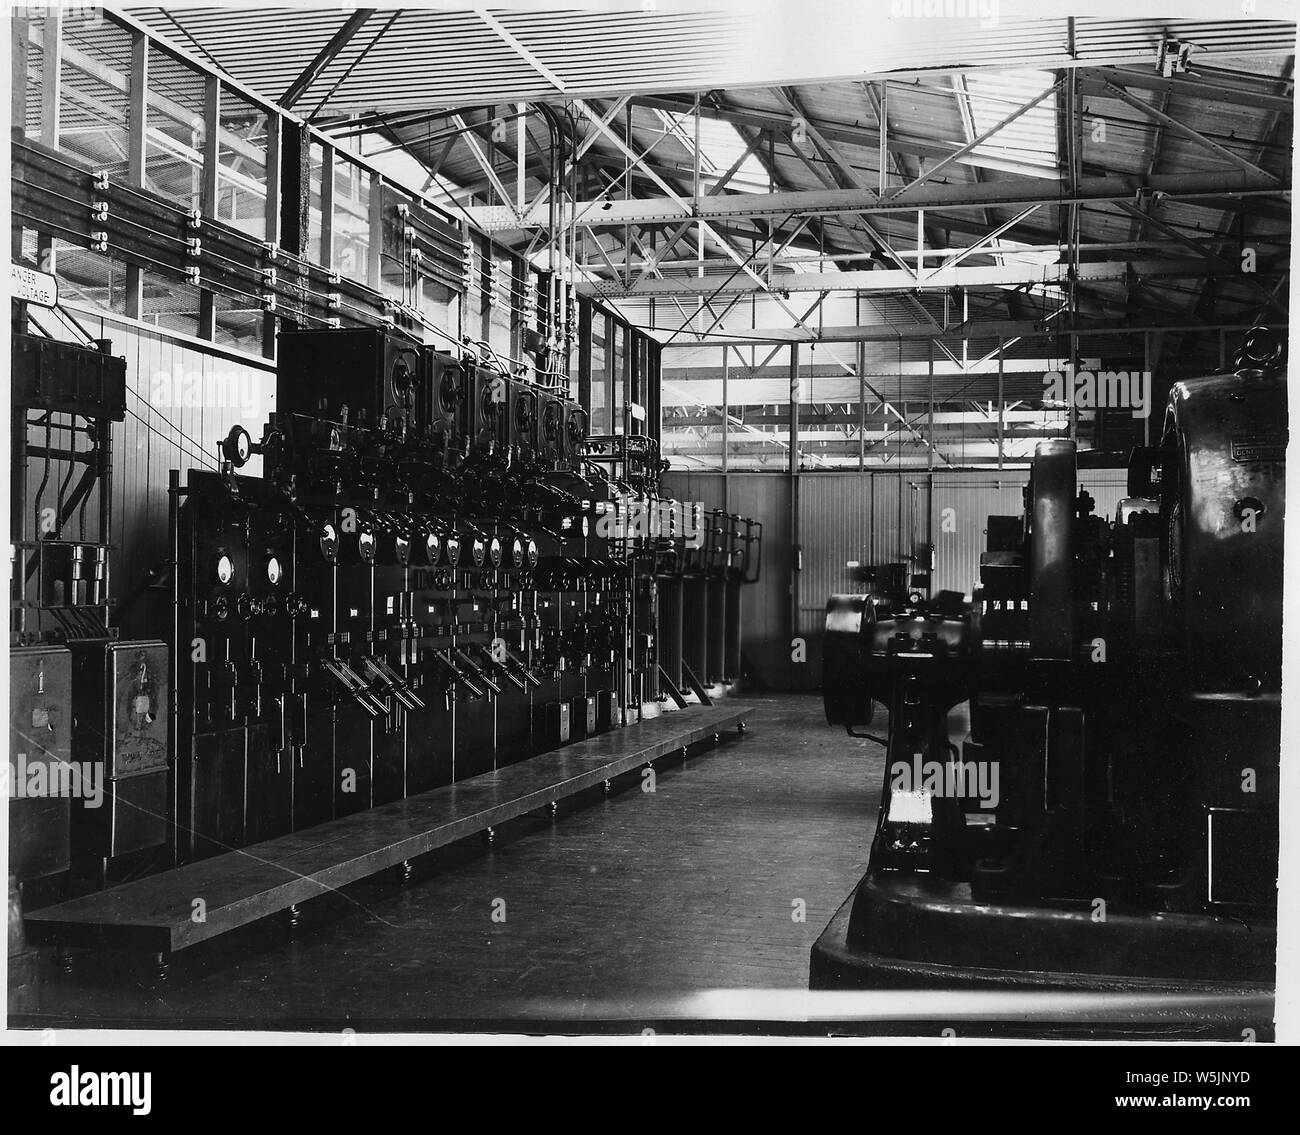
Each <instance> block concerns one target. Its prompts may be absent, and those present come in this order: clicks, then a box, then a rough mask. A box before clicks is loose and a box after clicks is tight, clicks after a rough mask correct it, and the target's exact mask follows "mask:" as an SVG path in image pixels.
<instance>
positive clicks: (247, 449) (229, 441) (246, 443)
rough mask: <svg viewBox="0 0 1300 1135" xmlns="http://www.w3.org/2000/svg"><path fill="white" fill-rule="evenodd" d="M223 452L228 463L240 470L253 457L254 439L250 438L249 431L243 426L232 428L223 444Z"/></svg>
mask: <svg viewBox="0 0 1300 1135" xmlns="http://www.w3.org/2000/svg"><path fill="white" fill-rule="evenodd" d="M221 452H222V454H223V455H224V457H225V458H226V460H227V461H229V462H230V463H231V464H232V465H233V466H234V467H235V468H236V469H239V468H241V467H243V466H244V465H246V464H247V463H248V459H249V458H250V457H251V456H252V455H253V439H252V438H250V437H249V436H248V431H247V430H246V429H244V427H243V426H231V427H230V433H228V434H227V435H226V437H225V440H224V441H223V442H222V443H221Z"/></svg>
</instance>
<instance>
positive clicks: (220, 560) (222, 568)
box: [212, 555, 235, 587]
mask: <svg viewBox="0 0 1300 1135" xmlns="http://www.w3.org/2000/svg"><path fill="white" fill-rule="evenodd" d="M212 574H213V575H214V576H215V577H216V580H217V582H218V583H219V584H221V586H222V587H225V586H226V585H227V584H229V583H230V581H231V580H233V579H234V578H235V561H234V560H232V559H231V558H230V557H229V556H227V555H220V556H218V557H217V562H216V564H214V565H213V568H212Z"/></svg>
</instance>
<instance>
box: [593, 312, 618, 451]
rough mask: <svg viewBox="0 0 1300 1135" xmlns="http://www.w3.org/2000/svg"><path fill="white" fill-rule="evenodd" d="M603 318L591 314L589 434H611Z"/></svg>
mask: <svg viewBox="0 0 1300 1135" xmlns="http://www.w3.org/2000/svg"><path fill="white" fill-rule="evenodd" d="M605 362H606V357H605V317H604V315H602V314H601V313H600V312H599V311H596V310H593V311H592V313H591V432H592V433H594V434H607V433H612V432H613V431H612V430H611V429H610V424H609V391H608V389H607V386H606V381H607V380H606V376H605Z"/></svg>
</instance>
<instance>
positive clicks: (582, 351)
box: [524, 266, 605, 433]
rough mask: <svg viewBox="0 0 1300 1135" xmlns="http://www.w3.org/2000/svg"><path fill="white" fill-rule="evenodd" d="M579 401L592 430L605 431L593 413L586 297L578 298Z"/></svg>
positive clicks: (589, 313)
mask: <svg viewBox="0 0 1300 1135" xmlns="http://www.w3.org/2000/svg"><path fill="white" fill-rule="evenodd" d="M524 271H525V272H526V271H528V268H527V266H525V268H524ZM578 402H579V404H580V405H581V406H582V408H583V409H584V410H586V411H587V420H588V421H589V422H590V423H591V432H592V433H604V432H605V431H604V430H603V429H602V428H601V427H600V425H599V424H598V423H597V422H596V420H595V418H594V417H592V414H591V301H590V300H587V299H585V298H583V299H579V300H578Z"/></svg>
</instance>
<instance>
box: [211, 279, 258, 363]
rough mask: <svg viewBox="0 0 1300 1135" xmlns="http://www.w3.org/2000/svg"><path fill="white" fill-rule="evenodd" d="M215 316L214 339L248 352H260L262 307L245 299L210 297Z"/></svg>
mask: <svg viewBox="0 0 1300 1135" xmlns="http://www.w3.org/2000/svg"><path fill="white" fill-rule="evenodd" d="M212 300H213V307H214V309H215V311H214V314H215V316H216V335H215V341H216V342H218V343H221V344H224V345H225V346H227V347H235V348H237V349H238V350H241V351H247V352H249V353H250V354H259V355H260V354H261V353H262V309H261V307H260V306H259V305H256V304H253V303H251V301H249V300H245V299H235V298H231V297H229V296H223V295H220V294H217V295H214V296H213V297H212Z"/></svg>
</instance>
